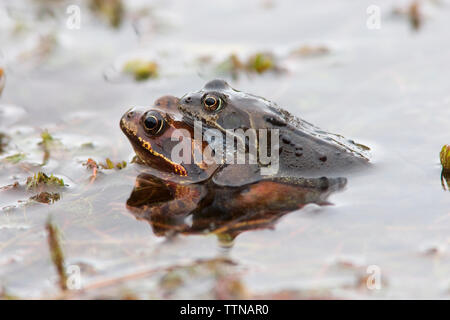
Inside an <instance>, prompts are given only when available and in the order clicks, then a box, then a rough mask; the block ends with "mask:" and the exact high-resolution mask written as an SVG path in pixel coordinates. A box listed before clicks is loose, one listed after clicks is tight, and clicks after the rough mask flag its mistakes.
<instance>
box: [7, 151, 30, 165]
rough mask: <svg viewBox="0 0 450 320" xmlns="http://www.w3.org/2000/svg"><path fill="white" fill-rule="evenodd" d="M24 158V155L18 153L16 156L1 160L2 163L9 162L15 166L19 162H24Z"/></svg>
mask: <svg viewBox="0 0 450 320" xmlns="http://www.w3.org/2000/svg"><path fill="white" fill-rule="evenodd" d="M25 157H26V155H25V153H22V152H19V153H16V154H13V155H10V156H7V157H5V158H3V161H5V162H9V163H12V164H17V163H19V162H20V161H22V160H24V159H25Z"/></svg>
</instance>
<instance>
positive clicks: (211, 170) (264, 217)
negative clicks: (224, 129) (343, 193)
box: [120, 96, 346, 238]
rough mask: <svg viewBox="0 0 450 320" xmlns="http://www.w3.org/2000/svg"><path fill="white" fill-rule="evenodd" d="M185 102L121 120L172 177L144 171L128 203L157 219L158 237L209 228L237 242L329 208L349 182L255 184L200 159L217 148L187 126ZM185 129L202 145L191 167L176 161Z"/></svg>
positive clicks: (237, 170)
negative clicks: (306, 211) (308, 207)
mask: <svg viewBox="0 0 450 320" xmlns="http://www.w3.org/2000/svg"><path fill="white" fill-rule="evenodd" d="M178 102H179V101H178V99H177V98H175V97H171V96H166V97H162V98H160V99H158V100H157V101H156V102H155V106H154V107H152V108H151V109H149V110H147V111H139V110H138V109H131V110H129V111H128V112H126V113H125V114H124V116H123V117H122V119H121V121H120V127H121V128H122V130H123V132H124V133H125V135H126V136H127V137H128V139H129V140H130V142H131V144H132V146H133V148H134V150H135V151H136V154H137V156H138V158H139V162H140V163H141V164H143V165H145V167H151V168H153V169H156V170H160V171H162V172H164V173H165V175H162V176H161V175H158V176H156V175H155V174H153V173H152V174H149V173H142V174H140V175H139V176H138V177H137V179H136V184H135V187H134V189H133V191H132V193H131V195H130V197H129V199H128V201H127V207H128V209H129V210H130V211H131V212H133V214H135V216H136V217H137V218H138V219H145V220H147V221H149V222H150V224H151V225H152V227H153V230H154V232H155V233H156V234H158V235H166V234H171V233H173V232H176V233H187V234H191V233H204V232H205V231H209V232H214V233H217V234H221V235H223V234H228V235H231V236H232V238H234V237H235V236H236V235H237V234H239V233H240V232H242V231H245V230H250V229H256V228H265V227H269V226H273V224H274V222H275V221H276V220H277V219H278V218H279V217H281V216H282V215H284V214H286V213H288V212H291V211H293V210H296V209H299V208H301V207H302V206H304V205H305V204H308V203H317V204H326V203H327V202H326V198H327V196H328V195H329V194H330V193H331V192H333V191H336V190H339V189H341V188H342V187H343V186H344V185H345V183H346V179H344V178H331V179H328V178H324V177H323V178H310V179H307V178H279V177H275V176H271V177H265V178H264V179H261V178H260V177H259V178H258V179H253V180H249V179H247V177H246V175H248V174H249V172H250V173H251V172H252V170H248V167H249V166H246V165H229V164H224V163H216V162H209V161H205V162H201V163H199V162H195V159H194V154H193V153H194V151H195V150H201V151H204V152H205V151H206V150H208V148H209V147H210V146H209V144H208V143H206V142H205V141H204V140H203V139H201V140H200V141H198V140H196V139H195V136H194V133H193V128H192V127H191V126H189V125H188V124H186V123H185V122H183V121H182V117H181V116H182V115H181V114H180V113H179V112H178V110H177V103H178ZM179 129H184V130H185V135H183V136H182V140H185V139H186V141H187V142H188V144H190V145H193V146H194V147H193V148H192V149H191V153H190V154H189V159H190V160H192V161H191V162H189V163H178V162H175V161H174V159H173V158H172V156H173V152H172V151H173V149H174V148H175V147H176V144H175V143H174V142H176V143H178V142H179V141H178V139H175V141H174V140H173V135H174V132H175V130H179ZM186 141H185V142H186ZM205 153H206V154H208V152H205ZM203 160H205V159H203ZM228 168H229V169H228ZM225 169H226V170H225ZM228 181H232V183H228Z"/></svg>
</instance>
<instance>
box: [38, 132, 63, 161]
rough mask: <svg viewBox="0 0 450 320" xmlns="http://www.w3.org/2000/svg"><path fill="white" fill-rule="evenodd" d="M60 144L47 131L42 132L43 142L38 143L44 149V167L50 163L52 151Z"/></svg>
mask: <svg viewBox="0 0 450 320" xmlns="http://www.w3.org/2000/svg"><path fill="white" fill-rule="evenodd" d="M60 144H61V143H60V141H59V140H57V139H55V138H53V136H52V135H51V134H50V133H49V132H48V130H47V129H45V130H43V131H42V132H41V141H40V142H39V143H38V145H39V146H40V147H41V148H42V151H44V158H43V160H42V164H43V165H45V164H46V163H47V162H48V159H50V151H51V149H52V148H53V147H55V146H58V145H60Z"/></svg>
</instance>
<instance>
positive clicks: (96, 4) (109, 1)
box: [90, 0, 125, 28]
mask: <svg viewBox="0 0 450 320" xmlns="http://www.w3.org/2000/svg"><path fill="white" fill-rule="evenodd" d="M90 7H91V9H92V11H93V12H94V13H95V14H96V15H97V16H99V17H100V18H101V19H102V20H105V21H106V22H107V23H108V24H109V25H110V26H112V27H113V28H118V27H120V25H121V24H122V21H123V17H124V13H125V8H124V5H123V3H122V1H121V0H91V3H90Z"/></svg>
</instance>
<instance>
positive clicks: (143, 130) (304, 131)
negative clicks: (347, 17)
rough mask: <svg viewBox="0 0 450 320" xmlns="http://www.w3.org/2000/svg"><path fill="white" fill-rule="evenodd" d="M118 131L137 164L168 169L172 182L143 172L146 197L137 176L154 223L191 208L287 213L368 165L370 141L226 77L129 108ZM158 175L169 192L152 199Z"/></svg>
mask: <svg viewBox="0 0 450 320" xmlns="http://www.w3.org/2000/svg"><path fill="white" fill-rule="evenodd" d="M120 127H121V129H122V131H123V132H124V133H125V135H126V136H127V137H128V139H129V140H130V142H131V145H132V146H133V148H134V150H135V152H136V155H137V158H138V162H140V163H141V164H142V165H143V166H148V167H151V168H153V169H157V170H159V171H162V172H166V173H167V177H168V178H167V179H161V178H160V177H159V178H156V177H154V178H151V179H150V180H149V179H148V178H149V177H148V176H146V177H147V179H144V180H146V181H147V182H148V183H147V184H149V185H150V186H151V187H148V186H147V187H146V188H145V189H146V190H150V189H151V190H152V192H150V193H149V194H148V197H147V200H144V199H143V193H142V191H141V190H142V188H140V187H141V186H142V183H143V182H142V181H143V180H142V177H143V176H145V174H144V175H141V176H140V177H138V179H137V186H136V187H135V191H134V192H133V194H134V196H133V194H132V196H131V197H130V199H129V203H128V204H129V207H132V209H133V210H134V211H135V212H139V216H140V217H142V215H144V216H145V217H146V218H147V219H148V220H152V219H151V218H149V217H150V216H152V217H153V218H154V217H165V219H169V220H170V218H169V217H170V216H172V217H173V215H176V216H179V215H180V214H181V215H182V216H186V215H187V214H192V215H193V217H197V218H199V217H201V218H202V219H204V218H206V217H211V218H215V219H219V217H223V215H226V216H227V219H226V221H228V222H230V221H233V216H236V215H237V214H239V216H240V217H242V216H246V217H250V216H257V215H261V214H263V215H265V214H272V215H273V214H282V213H286V212H289V211H292V210H294V209H295V208H299V207H301V206H303V205H305V204H306V203H309V202H315V203H325V198H326V196H327V195H328V194H329V193H330V192H331V191H333V190H336V189H339V188H341V187H343V186H344V185H345V182H346V179H345V178H343V177H342V175H344V174H345V173H346V172H348V171H349V170H351V169H356V168H359V167H361V166H364V165H366V164H367V163H368V158H367V155H366V152H367V150H368V148H367V147H364V146H362V145H359V144H356V143H354V142H353V141H350V140H347V139H345V138H343V137H342V136H339V135H336V134H331V133H328V132H326V131H323V130H321V129H319V128H317V127H315V126H313V125H312V124H310V123H308V122H306V121H304V120H302V119H299V118H297V117H295V116H294V115H292V114H290V113H289V112H287V111H285V110H283V109H281V108H279V107H278V106H277V105H276V104H274V103H272V102H270V101H268V100H266V99H264V98H261V97H258V96H255V95H252V94H247V93H243V92H240V91H237V90H235V89H233V88H231V87H230V86H229V85H228V84H227V83H226V82H225V81H223V80H213V81H210V82H208V83H207V84H206V85H205V86H204V87H203V88H202V89H201V90H200V91H197V92H193V93H188V94H186V95H184V96H183V97H181V98H176V97H173V96H165V97H162V98H160V99H158V100H157V101H156V102H155V105H154V106H152V107H150V108H148V110H139V109H131V110H129V111H128V112H126V113H125V114H124V115H123V117H122V119H121V120H120ZM172 178H175V179H172ZM149 181H151V182H149ZM155 181H158V183H157V184H158V185H159V188H160V191H161V190H162V189H164V190H166V196H165V197H161V194H159V196H155V192H154V188H156V186H155V183H156V182H155ZM144 184H145V182H144ZM161 186H164V188H161ZM180 189H183V191H181V190H180ZM186 189H188V190H186ZM136 190H138V191H139V196H138V197H137V198H138V199H139V200H136V199H137V198H136V194H135V192H136ZM163 198H164V200H161V199H163ZM130 201H131V203H130ZM137 203H139V205H137ZM219 220H220V219H219ZM167 221H168V220H167ZM177 221H178V220H177ZM181 225H183V223H181ZM194 225H195V224H194ZM207 225H210V224H207ZM219 225H220V223H219ZM153 226H154V225H153ZM216 226H217V224H216ZM154 227H155V226H154ZM192 228H194V226H189V227H186V228H184V229H183V228H182V229H183V230H181V231H185V232H189V231H192V230H191V229H192ZM194 229H195V228H194Z"/></svg>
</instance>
